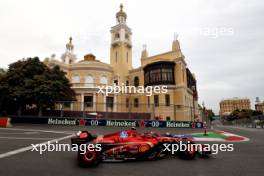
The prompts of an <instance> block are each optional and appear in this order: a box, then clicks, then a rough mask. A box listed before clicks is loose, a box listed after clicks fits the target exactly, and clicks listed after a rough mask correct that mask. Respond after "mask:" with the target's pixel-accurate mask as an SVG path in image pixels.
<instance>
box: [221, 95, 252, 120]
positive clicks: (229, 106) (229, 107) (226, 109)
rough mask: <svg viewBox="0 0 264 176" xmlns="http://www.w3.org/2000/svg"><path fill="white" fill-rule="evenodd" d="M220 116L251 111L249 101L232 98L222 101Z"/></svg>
mask: <svg viewBox="0 0 264 176" xmlns="http://www.w3.org/2000/svg"><path fill="white" fill-rule="evenodd" d="M219 105H220V115H221V116H224V115H229V114H230V113H232V112H233V111H234V110H237V109H238V110H242V109H251V106H250V100H249V99H247V98H243V99H240V98H233V99H226V100H222V101H221V102H220V103H219Z"/></svg>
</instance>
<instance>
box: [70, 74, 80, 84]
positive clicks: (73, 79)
mask: <svg viewBox="0 0 264 176" xmlns="http://www.w3.org/2000/svg"><path fill="white" fill-rule="evenodd" d="M72 83H80V76H79V75H77V74H75V75H74V76H73V77H72Z"/></svg>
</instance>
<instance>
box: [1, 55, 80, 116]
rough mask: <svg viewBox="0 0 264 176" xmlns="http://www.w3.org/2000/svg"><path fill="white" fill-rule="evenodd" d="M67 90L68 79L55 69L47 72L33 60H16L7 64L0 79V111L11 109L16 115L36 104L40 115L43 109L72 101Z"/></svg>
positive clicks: (72, 93)
mask: <svg viewBox="0 0 264 176" xmlns="http://www.w3.org/2000/svg"><path fill="white" fill-rule="evenodd" d="M70 87H71V85H70V83H69V80H68V79H67V78H66V77H65V73H64V72H63V71H61V70H60V68H59V67H58V66H55V67H54V68H52V69H50V68H49V67H47V66H46V65H45V64H43V63H42V62H40V61H39V59H38V58H37V57H35V58H28V59H26V60H21V61H17V62H15V63H13V64H10V65H9V69H8V70H7V72H6V74H5V75H4V76H3V77H2V78H1V79H0V92H1V95H0V100H1V101H4V102H5V103H4V104H5V106H3V103H2V104H0V109H2V110H3V109H4V108H6V110H10V108H8V106H9V107H10V106H11V107H15V108H16V110H17V112H18V115H20V114H21V111H22V110H23V109H25V106H26V105H36V106H37V107H38V110H39V115H42V109H43V107H44V106H52V105H54V102H56V101H65V100H68V101H71V100H74V97H75V93H74V91H73V90H72V89H71V88H70ZM2 92H3V93H2ZM11 110H14V108H11Z"/></svg>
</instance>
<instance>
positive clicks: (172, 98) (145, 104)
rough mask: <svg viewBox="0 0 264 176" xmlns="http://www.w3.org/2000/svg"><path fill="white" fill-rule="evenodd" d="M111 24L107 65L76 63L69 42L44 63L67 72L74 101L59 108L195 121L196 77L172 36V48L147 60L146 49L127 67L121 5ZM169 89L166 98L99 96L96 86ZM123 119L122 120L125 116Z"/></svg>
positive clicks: (92, 60)
mask: <svg viewBox="0 0 264 176" xmlns="http://www.w3.org/2000/svg"><path fill="white" fill-rule="evenodd" d="M116 21H117V23H116V25H115V26H113V27H112V28H111V30H110V34H111V46H110V64H107V63H103V62H101V61H99V60H97V59H96V57H95V56H94V55H93V54H87V55H85V56H84V59H83V60H80V61H77V58H76V56H75V54H74V52H73V51H74V45H73V41H72V38H70V41H69V43H68V44H67V45H66V52H65V53H64V54H63V55H62V57H61V60H60V61H59V60H58V59H56V58H54V57H51V58H46V59H45V61H44V62H45V63H46V64H47V65H48V66H50V67H52V66H54V65H59V66H60V68H61V69H62V70H64V71H65V72H66V74H67V77H68V78H69V80H70V81H71V83H72V88H73V89H74V90H75V92H76V99H77V102H70V103H68V104H67V105H65V107H64V108H68V109H69V110H72V111H89V112H116V113H118V112H131V113H140V112H144V113H150V116H151V118H152V119H154V118H159V119H163V120H166V119H167V120H179V121H189V120H194V118H196V119H197V118H199V117H198V115H197V114H198V105H197V99H196V98H195V96H194V93H195V94H196V79H195V77H194V75H193V74H192V73H191V72H190V70H189V69H188V68H187V64H186V62H185V57H184V55H183V54H182V52H181V49H180V44H179V41H178V39H177V37H175V38H174V40H173V42H172V48H171V49H170V50H169V51H167V52H165V53H161V54H158V55H154V56H149V55H148V51H147V48H146V46H144V48H143V51H142V54H141V66H140V67H138V68H133V67H132V58H133V57H132V48H133V47H132V32H131V29H130V28H129V27H128V26H127V14H126V13H125V12H124V10H123V6H122V5H121V6H120V11H119V12H117V14H116ZM113 84H115V85H121V84H125V85H132V86H135V87H138V86H145V87H146V86H162V85H167V86H168V92H167V93H166V94H153V95H151V96H146V95H144V94H143V95H142V94H110V95H108V96H106V95H104V94H101V93H98V86H100V85H113ZM124 118H126V117H124Z"/></svg>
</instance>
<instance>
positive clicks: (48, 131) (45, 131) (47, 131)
mask: <svg viewBox="0 0 264 176" xmlns="http://www.w3.org/2000/svg"><path fill="white" fill-rule="evenodd" d="M0 130H11V131H33V132H44V133H58V134H71V133H72V132H70V131H51V130H36V129H24V128H0Z"/></svg>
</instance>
